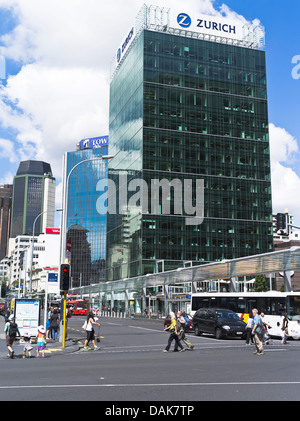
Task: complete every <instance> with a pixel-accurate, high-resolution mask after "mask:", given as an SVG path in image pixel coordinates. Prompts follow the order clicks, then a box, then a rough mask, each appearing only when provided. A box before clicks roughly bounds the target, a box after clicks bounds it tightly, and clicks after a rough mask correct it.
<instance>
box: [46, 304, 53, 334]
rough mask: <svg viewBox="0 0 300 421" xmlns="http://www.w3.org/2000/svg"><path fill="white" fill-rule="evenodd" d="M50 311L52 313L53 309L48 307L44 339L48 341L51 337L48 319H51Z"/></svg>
mask: <svg viewBox="0 0 300 421" xmlns="http://www.w3.org/2000/svg"><path fill="white" fill-rule="evenodd" d="M52 311H53V307H50V308H49V311H48V314H47V323H46V339H50V336H51V327H50V317H51V314H52Z"/></svg>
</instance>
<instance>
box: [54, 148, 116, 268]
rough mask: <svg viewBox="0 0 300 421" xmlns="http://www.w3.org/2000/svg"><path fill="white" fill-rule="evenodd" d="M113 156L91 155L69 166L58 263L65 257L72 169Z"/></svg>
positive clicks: (63, 260)
mask: <svg viewBox="0 0 300 421" xmlns="http://www.w3.org/2000/svg"><path fill="white" fill-rule="evenodd" d="M113 157H114V155H103V156H101V157H100V156H99V157H93V158H87V159H84V160H83V161H80V162H78V163H77V164H76V165H74V167H72V168H71V170H70V172H69V174H68V176H67V180H66V187H65V191H64V214H63V220H62V221H63V222H62V228H63V229H62V233H61V234H62V235H63V241H62V250H61V260H60V263H61V264H63V263H65V259H66V243H67V221H68V204H69V182H70V177H71V175H72V173H73V171H74V170H75V169H76V168H77V167H78V166H79V165H82V164H84V163H86V162H91V161H103V160H109V159H112V158H113Z"/></svg>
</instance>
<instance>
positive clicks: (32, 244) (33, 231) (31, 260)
mask: <svg viewBox="0 0 300 421" xmlns="http://www.w3.org/2000/svg"><path fill="white" fill-rule="evenodd" d="M60 211H62V209H57V210H56V212H60ZM47 212H49V211H44V212H41V213H40V214H39V215H38V216H37V217H36V218H35V220H34V222H33V227H32V238H31V257H30V281H29V293H30V294H31V290H32V268H33V250H34V233H35V224H36V221H37V220H38V219H39V217H40V216H42V215H43V214H44V213H47Z"/></svg>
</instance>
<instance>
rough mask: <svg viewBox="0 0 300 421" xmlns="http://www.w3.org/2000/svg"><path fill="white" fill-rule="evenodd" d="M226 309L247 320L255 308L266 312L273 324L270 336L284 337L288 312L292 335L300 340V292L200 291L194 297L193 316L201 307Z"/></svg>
mask: <svg viewBox="0 0 300 421" xmlns="http://www.w3.org/2000/svg"><path fill="white" fill-rule="evenodd" d="M210 307H211V308H213V307H214V308H226V309H229V310H232V311H234V312H235V313H237V314H238V315H239V317H240V318H241V319H242V320H243V321H244V322H247V320H248V318H249V315H251V314H252V309H253V308H257V309H258V311H259V313H261V312H263V313H264V314H265V316H264V321H265V322H266V323H268V324H269V325H270V326H271V329H270V330H268V334H269V335H270V336H275V337H277V336H280V337H281V336H282V331H281V326H282V320H283V315H284V313H285V312H286V313H288V315H289V334H290V336H291V337H292V338H293V339H300V293H297V292H279V291H267V292H245V293H243V292H224V293H222V292H216V293H214V292H199V293H195V294H192V296H191V315H192V316H193V315H194V314H195V312H196V311H197V310H198V309H199V308H210Z"/></svg>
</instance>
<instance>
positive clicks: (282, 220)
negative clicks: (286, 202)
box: [276, 213, 289, 235]
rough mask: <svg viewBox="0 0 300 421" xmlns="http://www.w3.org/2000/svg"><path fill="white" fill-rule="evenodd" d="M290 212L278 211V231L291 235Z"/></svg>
mask: <svg viewBox="0 0 300 421" xmlns="http://www.w3.org/2000/svg"><path fill="white" fill-rule="evenodd" d="M288 217H289V215H288V213H278V214H277V215H276V232H277V234H279V235H289V225H288V224H289V222H288Z"/></svg>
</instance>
